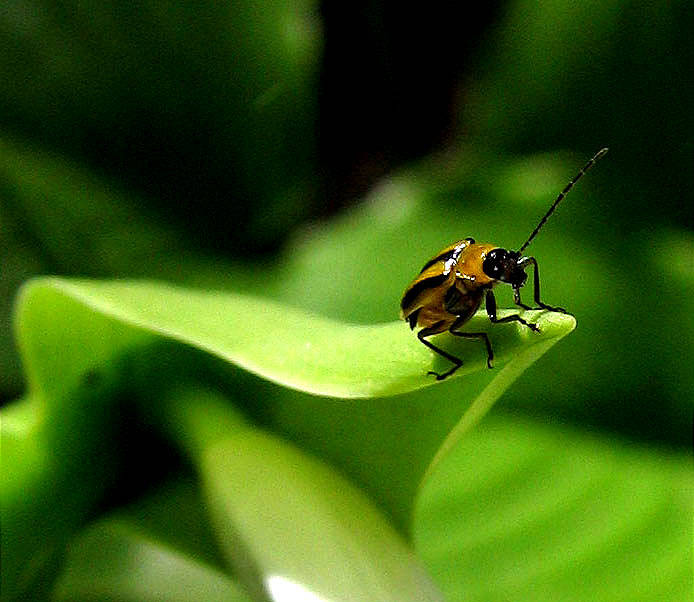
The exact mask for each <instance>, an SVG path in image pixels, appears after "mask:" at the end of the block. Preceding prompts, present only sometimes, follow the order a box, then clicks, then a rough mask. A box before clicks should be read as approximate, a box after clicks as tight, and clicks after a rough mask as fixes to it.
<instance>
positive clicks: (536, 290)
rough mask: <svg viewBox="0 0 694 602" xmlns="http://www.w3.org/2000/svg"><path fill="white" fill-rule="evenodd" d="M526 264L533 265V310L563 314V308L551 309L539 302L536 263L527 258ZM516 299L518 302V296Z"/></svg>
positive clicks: (532, 259) (538, 278)
mask: <svg viewBox="0 0 694 602" xmlns="http://www.w3.org/2000/svg"><path fill="white" fill-rule="evenodd" d="M526 262H527V263H532V264H533V295H534V298H535V303H536V304H537V307H536V308H535V309H546V310H547V311H556V312H559V313H561V314H565V313H566V310H565V309H564V308H563V307H552V306H551V305H547V304H546V303H543V302H542V301H540V273H539V272H538V270H537V261H535V258H534V257H528V258H527V260H526ZM518 299H519V300H520V294H519V295H518ZM528 309H529V308H528Z"/></svg>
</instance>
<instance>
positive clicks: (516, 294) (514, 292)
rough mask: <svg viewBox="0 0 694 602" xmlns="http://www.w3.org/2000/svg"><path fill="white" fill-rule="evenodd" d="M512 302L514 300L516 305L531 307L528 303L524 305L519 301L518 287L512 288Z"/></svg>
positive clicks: (525, 307) (524, 307)
mask: <svg viewBox="0 0 694 602" xmlns="http://www.w3.org/2000/svg"><path fill="white" fill-rule="evenodd" d="M513 302H514V303H515V304H516V305H517V306H518V307H522V308H523V309H532V307H530V306H529V305H526V304H525V303H523V302H522V301H521V298H520V287H518V288H514V289H513Z"/></svg>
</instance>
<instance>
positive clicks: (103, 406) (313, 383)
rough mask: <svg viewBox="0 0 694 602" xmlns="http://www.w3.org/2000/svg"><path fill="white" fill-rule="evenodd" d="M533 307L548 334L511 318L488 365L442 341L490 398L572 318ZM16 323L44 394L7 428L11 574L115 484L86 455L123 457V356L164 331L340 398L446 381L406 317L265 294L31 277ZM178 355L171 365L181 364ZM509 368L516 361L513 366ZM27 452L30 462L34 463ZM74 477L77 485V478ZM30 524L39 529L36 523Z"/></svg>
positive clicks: (467, 347) (38, 392)
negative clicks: (359, 318) (330, 313)
mask: <svg viewBox="0 0 694 602" xmlns="http://www.w3.org/2000/svg"><path fill="white" fill-rule="evenodd" d="M529 316H530V317H531V319H535V318H536V319H537V323H538V324H539V325H540V328H541V329H542V333H541V334H537V333H533V332H531V331H529V329H527V328H523V327H521V328H519V327H518V326H517V325H514V324H509V325H504V326H501V327H498V326H497V327H494V328H493V329H492V330H491V331H490V333H491V334H490V336H491V338H492V342H493V344H494V346H495V351H496V362H497V364H496V365H497V369H496V370H494V371H491V370H487V368H486V354H485V353H484V350H483V349H480V346H479V345H474V344H470V342H469V341H458V340H448V341H447V340H446V339H453V337H445V336H444V337H439V338H441V339H442V341H441V344H442V345H445V346H449V345H450V347H449V348H450V349H451V350H453V351H454V352H455V353H457V354H459V355H461V356H462V357H463V359H464V361H465V365H464V366H463V368H461V370H459V371H458V373H456V375H455V378H458V377H459V376H462V375H465V374H470V373H472V372H475V371H477V372H479V373H480V374H481V375H482V377H483V379H485V380H490V379H494V378H495V377H497V378H500V379H501V380H500V381H499V383H500V384H497V385H495V386H493V387H492V391H493V395H490V396H488V397H487V399H488V401H493V398H494V396H495V395H498V394H500V393H501V392H502V390H503V388H504V387H505V386H508V384H509V383H510V380H511V379H510V378H509V375H510V374H515V373H517V372H518V371H519V370H522V369H523V367H524V366H527V365H528V363H529V362H531V361H533V359H534V358H536V357H538V356H539V355H540V354H541V353H543V352H544V351H546V350H547V349H548V348H549V347H551V345H553V344H554V343H555V342H556V341H558V340H559V338H561V337H562V336H564V335H565V334H567V333H568V332H570V331H571V329H572V328H573V326H574V320H573V318H571V317H570V316H564V315H557V314H548V313H542V312H539V315H536V314H533V313H530V314H529ZM16 324H17V329H18V339H19V344H20V349H21V351H22V353H23V359H24V365H25V370H26V372H27V379H28V383H29V387H30V391H31V392H32V399H33V400H34V401H33V403H34V404H35V405H34V408H33V413H32V412H28V414H27V415H30V416H32V415H33V419H32V421H31V424H30V425H29V426H27V427H26V428H25V429H24V430H23V431H22V433H21V434H19V435H18V434H17V433H14V432H12V431H11V430H7V429H5V425H4V424H3V430H2V436H3V447H4V448H5V447H6V442H11V444H12V453H11V454H10V455H9V457H10V458H11V462H12V464H11V466H10V467H9V469H8V470H4V471H3V474H2V478H1V479H0V498H1V501H2V506H3V508H2V510H3V513H4V515H5V516H7V517H8V522H7V523H6V524H5V525H4V530H5V537H4V542H3V543H4V546H5V547H6V549H8V550H13V551H14V552H15V553H12V554H11V555H10V557H11V558H12V562H11V563H3V572H5V573H6V574H7V575H13V577H12V578H13V579H19V580H21V579H25V578H27V577H26V576H25V577H21V575H23V574H25V572H26V571H27V570H28V568H31V565H27V564H26V562H25V561H24V559H26V557H28V556H31V555H33V554H34V551H35V549H36V547H37V546H40V547H46V548H51V547H52V546H54V545H56V543H57V542H60V541H62V539H63V538H64V537H66V536H67V535H68V534H69V533H70V532H71V531H72V530H74V528H75V527H76V525H78V524H80V522H81V521H83V520H84V516H85V515H86V513H87V511H88V509H89V508H90V507H91V505H92V504H93V503H94V499H96V498H97V497H98V495H99V494H100V492H101V491H102V490H103V488H104V487H105V485H106V484H107V476H108V475H109V474H111V473H110V472H109V471H103V470H101V467H100V466H99V464H98V463H97V462H94V461H90V462H84V458H87V457H89V458H92V459H93V458H95V457H100V458H101V461H102V462H103V463H104V465H108V464H109V463H110V462H112V461H113V460H114V458H113V453H114V452H113V448H112V446H110V445H109V439H108V433H110V432H111V431H112V428H113V427H112V426H111V422H112V420H111V418H110V415H111V413H112V412H113V411H114V410H113V409H112V406H113V404H112V403H111V400H113V399H114V391H116V390H117V389H118V388H119V387H123V386H124V385H125V384H126V383H124V382H123V380H124V375H123V374H121V369H122V367H121V366H120V364H119V363H118V362H116V361H115V360H117V359H118V358H120V357H122V356H124V355H126V354H127V355H130V356H132V355H133V354H135V355H137V353H138V351H140V350H144V349H145V348H147V347H151V346H152V344H153V343H154V342H156V341H157V340H161V338H162V337H163V338H164V339H168V340H174V341H178V342H181V343H184V344H185V345H187V346H191V347H194V348H197V349H200V350H203V351H205V352H210V353H212V354H213V355H215V356H218V357H220V358H222V359H223V360H226V361H228V362H231V363H233V364H236V365H237V366H239V367H241V368H244V369H246V370H249V371H251V372H253V373H255V374H258V375H260V376H262V377H264V378H266V379H268V380H270V381H273V382H276V383H279V384H282V385H285V386H287V387H293V388H295V389H299V390H301V391H304V392H309V393H314V394H320V395H327V396H335V397H344V398H348V397H352V398H357V397H374V396H387V395H393V394H395V393H403V392H408V391H414V390H417V389H420V388H422V387H427V386H429V385H432V384H434V383H435V382H436V381H435V380H434V379H433V378H432V377H431V376H429V375H427V371H428V370H430V369H434V370H440V369H441V367H442V364H443V365H445V363H444V362H443V361H442V358H439V357H435V356H434V355H433V354H432V352H431V351H430V350H428V349H427V348H425V347H424V346H423V345H421V343H419V342H418V341H417V339H416V338H415V337H414V336H413V335H412V333H410V332H409V329H408V328H407V327H406V325H405V324H404V323H402V322H400V323H390V324H381V325H373V326H361V325H350V324H344V323H340V322H337V321H334V320H330V319H327V318H322V317H319V316H316V315H312V314H309V313H306V312H304V311H300V310H297V309H293V308H291V307H288V306H286V305H281V304H279V303H276V302H270V301H267V300H263V299H259V298H254V297H249V296H242V295H236V294H230V293H215V292H201V291H194V290H186V289H182V288H176V287H172V286H167V285H163V284H158V283H152V282H125V281H122V282H98V281H71V280H63V279H57V278H47V279H39V280H35V281H33V282H32V283H30V284H29V285H28V286H26V287H25V288H24V289H23V293H22V295H21V297H20V300H19V304H18V311H17V314H16ZM470 327H471V328H473V329H476V330H482V329H488V328H489V324H488V320H487V319H486V317H482V316H476V317H474V318H473V320H472V321H471V324H470ZM174 355H175V354H173V353H172V354H170V357H169V358H168V360H167V361H174V362H175V361H176V360H175V359H174ZM159 361H162V360H161V358H160V360H159ZM514 363H515V364H514ZM504 365H507V367H508V366H514V365H515V366H516V367H515V368H511V369H503V368H502V367H503V366H504ZM147 366H150V363H147ZM125 377H127V375H126V376H125ZM451 380H453V379H451ZM153 382H154V380H152V383H153ZM461 401H462V402H463V403H464V401H465V397H463V398H462V399H461ZM258 403H259V402H258ZM453 412H454V413H453V417H452V418H451V416H450V412H448V413H444V414H443V416H445V418H446V420H445V421H444V422H443V423H442V424H444V429H445V428H446V427H450V425H451V424H454V423H455V421H457V420H458V418H459V416H460V410H459V409H457V410H453ZM446 432H447V430H443V432H441V430H440V426H439V428H438V429H432V431H431V434H430V436H429V438H428V441H429V443H428V445H424V446H422V447H421V448H418V450H417V451H418V453H419V454H420V461H419V462H417V463H413V464H412V465H411V467H410V468H409V470H413V469H414V470H417V471H418V472H417V473H416V474H415V475H414V480H412V479H409V477H410V476H411V474H410V473H409V472H405V473H404V474H405V476H407V477H408V480H410V481H411V482H416V480H418V479H419V477H420V476H421V472H419V471H420V470H423V467H424V466H425V465H426V462H428V461H429V459H430V455H431V454H433V452H434V451H435V449H436V445H438V442H439V440H437V438H438V437H442V436H444V435H445V433H446ZM400 444H401V443H400ZM34 450H39V451H38V452H37V451H34ZM46 450H50V453H47V452H46ZM27 451H30V452H31V453H26V452H27ZM27 458H31V459H32V461H31V462H25V461H24V460H25V459H27ZM370 478H373V475H371V477H370ZM75 479H79V482H80V483H81V485H82V487H81V488H80V489H77V490H74V489H71V488H70V483H72V482H74V480H75ZM359 480H360V479H359ZM383 483H384V484H385V483H387V480H386V481H384V482H383ZM412 487H413V486H412V485H410V486H409V491H410V494H408V495H406V496H405V497H404V498H403V497H401V496H399V497H398V498H397V501H396V502H395V506H394V507H396V508H399V510H400V512H401V514H400V516H401V517H403V516H404V514H406V512H407V508H408V507H409V501H408V500H411V498H412V495H411V492H412ZM30 492H31V493H30ZM379 499H382V498H379ZM388 506H391V504H388ZM396 512H397V511H396ZM31 523H33V524H36V525H39V524H40V525H43V527H44V529H45V532H44V534H46V535H48V536H47V537H42V538H41V539H40V540H37V539H35V538H32V537H25V536H24V535H23V532H24V529H25V527H24V526H25V525H27V524H31ZM23 525H24V526H23ZM32 533H33V534H34V535H35V536H37V534H38V533H40V530H38V529H35V530H34V531H32ZM27 567H28V568H27Z"/></svg>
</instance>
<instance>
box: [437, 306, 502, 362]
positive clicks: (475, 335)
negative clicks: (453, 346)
mask: <svg viewBox="0 0 694 602" xmlns="http://www.w3.org/2000/svg"><path fill="white" fill-rule="evenodd" d="M463 321H464V320H462V319H461V318H458V319H457V320H456V321H455V322H453V324H452V325H451V327H450V328H449V329H448V332H450V333H451V334H454V335H455V336H457V337H465V338H466V339H482V340H483V341H484V344H485V345H486V346H487V368H493V367H494V366H492V361H493V360H494V350H493V349H492V342H491V341H490V340H489V336H488V335H487V333H486V332H460V331H458V330H455V329H456V328H458V327H459V326H461V325H462V323H463Z"/></svg>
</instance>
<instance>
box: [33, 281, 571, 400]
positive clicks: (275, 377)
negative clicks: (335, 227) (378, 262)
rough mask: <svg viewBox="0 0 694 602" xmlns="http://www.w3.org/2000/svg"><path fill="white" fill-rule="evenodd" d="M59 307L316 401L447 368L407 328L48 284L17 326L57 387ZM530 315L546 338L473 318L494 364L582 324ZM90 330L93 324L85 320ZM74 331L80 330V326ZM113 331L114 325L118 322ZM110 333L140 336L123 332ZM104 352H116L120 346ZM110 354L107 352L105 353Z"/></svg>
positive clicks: (135, 287) (194, 295)
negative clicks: (51, 333)
mask: <svg viewBox="0 0 694 602" xmlns="http://www.w3.org/2000/svg"><path fill="white" fill-rule="evenodd" d="M60 297H62V298H60ZM53 303H59V304H61V305H62V306H65V305H66V304H70V303H72V304H77V305H80V306H83V307H84V308H88V309H89V310H91V311H92V312H97V313H98V314H100V315H101V316H106V317H109V318H113V319H115V320H116V321H117V322H119V323H121V324H125V325H127V326H132V327H136V328H137V329H139V330H140V331H145V332H146V333H148V334H155V335H162V336H164V337H167V338H170V339H174V340H178V341H181V342H184V343H186V344H189V345H192V346H194V347H198V348H200V349H203V350H206V351H209V352H211V353H213V354H215V355H217V356H219V357H221V358H223V359H225V360H227V361H229V362H231V363H234V364H236V365H238V366H239V367H241V368H244V369H246V370H248V371H250V372H253V373H255V374H257V375H259V376H262V377H264V378H266V379H268V380H271V381H273V382H276V383H278V384H281V385H284V386H287V387H290V388H294V389H297V390H300V391H304V392H308V393H313V394H316V395H325V396H332V397H342V398H354V397H377V396H387V395H394V394H397V393H405V392H408V391H413V390H415V389H419V388H422V387H425V386H427V385H431V384H434V383H435V382H436V381H435V379H433V378H432V377H431V376H430V375H427V371H428V370H441V369H442V366H446V363H447V362H445V361H443V359H442V358H439V357H438V356H435V355H434V354H433V353H432V352H431V351H430V350H428V349H427V348H426V347H424V346H423V345H422V344H421V343H419V342H418V341H417V340H416V338H415V337H414V336H413V335H412V334H411V333H410V332H409V329H408V328H406V327H405V325H404V324H403V323H401V322H400V323H389V324H378V325H351V324H344V323H340V322H337V321H334V320H329V319H326V318H322V317H320V316H317V315H312V314H308V313H306V312H304V311H300V310H297V309H294V308H291V307H287V306H285V305H281V304H279V303H276V302H271V301H269V300H265V299H260V298H254V297H249V296H242V295H235V294H232V293H214V292H201V291H194V290H186V289H182V288H176V287H172V286H167V285H164V284H160V283H154V282H98V281H79V280H61V279H40V280H37V281H34V282H33V283H32V284H31V285H29V286H28V287H27V288H26V289H25V290H24V295H23V301H22V305H21V306H20V314H19V320H20V337H21V339H22V340H24V342H25V345H24V347H25V354H26V361H27V369H28V371H29V375H30V377H31V376H32V375H36V376H35V378H37V379H39V380H41V381H42V382H46V381H49V382H50V381H52V380H53V379H54V375H55V374H56V373H61V374H62V373H63V372H62V370H59V369H58V368H63V369H69V367H68V366H66V365H64V364H66V363H74V361H75V358H69V359H65V358H58V359H53V360H52V362H51V363H50V364H49V363H44V364H43V365H38V364H39V362H37V361H36V359H35V358H34V355H38V354H39V353H40V351H41V350H40V347H42V346H43V343H42V341H40V340H37V339H36V338H35V331H36V330H37V329H39V328H41V327H40V326H39V325H38V324H36V323H35V314H36V313H38V312H39V311H40V310H44V311H45V308H46V307H48V306H49V304H51V305H52V304H53ZM37 304H40V307H39V308H38V309H36V310H34V313H32V312H29V311H27V308H28V307H36V305H37ZM66 309H69V308H66ZM73 313H74V312H73ZM500 315H502V316H503V315H505V314H504V313H501V314H500ZM46 317H47V316H45V315H44V319H45V318H46ZM60 317H61V316H60V313H57V315H56V316H51V318H52V319H54V320H55V319H60ZM86 317H87V316H86V315H85V318H86ZM526 317H528V318H529V319H531V320H535V321H536V322H537V324H538V325H539V326H540V329H541V333H534V332H532V331H530V330H529V329H528V328H526V327H523V326H521V325H518V324H509V325H505V326H501V327H499V326H493V327H492V326H491V325H490V323H489V320H488V319H487V318H486V317H485V316H483V315H477V316H475V317H473V318H472V320H471V321H470V323H469V328H470V329H471V330H473V331H486V332H489V333H490V337H491V338H492V342H493V345H494V348H495V358H496V360H495V361H496V365H497V366H502V365H503V364H505V363H507V362H509V361H511V360H513V359H514V356H515V355H517V354H518V353H519V352H520V351H521V350H523V349H526V348H530V347H533V346H534V347H536V348H537V349H536V350H535V353H534V354H533V358H537V357H539V356H540V355H541V354H542V353H543V352H544V351H546V350H547V349H549V347H551V345H552V344H554V343H555V342H556V341H558V340H559V339H560V338H561V337H563V336H565V335H566V334H568V333H569V332H570V331H571V330H572V329H573V328H574V326H575V321H574V319H573V317H571V316H568V315H562V314H555V313H548V312H528V314H527V316H526ZM82 323H83V324H85V325H88V324H89V322H88V320H86V319H84V320H82ZM70 328H71V329H72V330H73V331H74V330H76V327H75V325H73V324H71V326H70ZM88 328H90V329H91V326H88ZM109 330H111V331H112V330H114V327H113V326H112V325H111V326H110V327H109ZM95 335H96V333H94V332H92V333H91V334H90V336H95ZM111 336H113V337H118V336H122V337H123V340H125V339H126V338H128V336H129V337H130V338H133V339H136V338H138V337H137V335H135V334H131V335H128V336H125V335H120V334H119V333H117V332H116V333H114V334H112V335H111ZM140 338H141V336H140ZM439 338H440V339H445V338H452V337H446V336H445V335H444V336H443V337H439ZM448 343H450V345H449V344H446V346H447V347H449V348H451V349H454V350H455V352H456V353H458V354H462V356H463V360H464V364H463V367H462V368H461V369H460V370H458V372H456V374H455V375H454V377H458V376H462V375H464V374H468V373H471V372H474V371H479V370H482V369H486V367H485V366H486V354H485V353H484V350H483V349H481V348H480V346H479V345H475V344H471V342H469V341H465V342H461V341H455V340H454V341H449V342H448ZM105 346H112V341H110V340H109V341H107V342H106V343H105ZM29 347H31V349H30V348H29ZM106 353H107V350H104V351H103V352H102V353H100V354H99V355H100V356H105V355H106ZM99 355H97V360H98V357H99ZM56 362H60V364H61V365H60V366H58V365H56ZM39 373H41V376H39ZM494 374H496V373H494Z"/></svg>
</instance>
